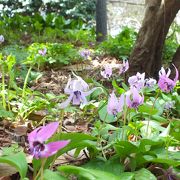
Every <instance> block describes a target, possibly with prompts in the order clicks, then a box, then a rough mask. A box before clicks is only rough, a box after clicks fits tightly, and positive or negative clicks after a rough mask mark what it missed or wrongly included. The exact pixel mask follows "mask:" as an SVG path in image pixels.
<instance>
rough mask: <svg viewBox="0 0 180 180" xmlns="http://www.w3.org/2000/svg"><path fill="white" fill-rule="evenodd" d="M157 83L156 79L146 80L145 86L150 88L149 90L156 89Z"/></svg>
mask: <svg viewBox="0 0 180 180" xmlns="http://www.w3.org/2000/svg"><path fill="white" fill-rule="evenodd" d="M156 82H157V81H156V80H155V79H153V78H149V79H145V86H146V87H149V88H152V87H154V85H155V84H156Z"/></svg>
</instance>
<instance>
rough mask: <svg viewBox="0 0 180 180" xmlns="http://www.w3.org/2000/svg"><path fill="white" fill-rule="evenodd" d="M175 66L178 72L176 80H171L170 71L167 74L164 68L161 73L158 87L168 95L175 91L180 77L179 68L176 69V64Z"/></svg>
mask: <svg viewBox="0 0 180 180" xmlns="http://www.w3.org/2000/svg"><path fill="white" fill-rule="evenodd" d="M173 66H174V68H175V70H176V76H175V78H174V80H172V79H170V78H169V76H170V74H171V70H170V69H168V71H167V73H166V71H165V69H164V68H163V67H162V68H161V70H160V71H159V81H158V86H159V88H160V89H161V90H162V91H163V92H166V93H168V92H170V91H172V90H173V88H174V87H175V85H176V82H177V80H178V77H179V72H178V70H177V68H176V67H175V65H174V64H173Z"/></svg>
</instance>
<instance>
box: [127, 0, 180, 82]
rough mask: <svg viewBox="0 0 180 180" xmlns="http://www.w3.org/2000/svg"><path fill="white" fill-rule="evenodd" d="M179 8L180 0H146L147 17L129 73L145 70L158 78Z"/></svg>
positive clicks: (131, 59) (137, 41)
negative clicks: (165, 47)
mask: <svg viewBox="0 0 180 180" xmlns="http://www.w3.org/2000/svg"><path fill="white" fill-rule="evenodd" d="M179 9H180V0H146V12H145V17H144V20H143V23H142V27H141V29H140V31H139V33H138V37H137V40H136V44H135V47H134V49H133V52H132V53H131V56H130V60H129V62H130V68H129V75H134V74H135V73H136V72H145V73H146V75H147V76H152V77H154V78H156V79H157V78H158V71H159V69H160V67H161V65H162V61H161V59H162V50H163V46H164V42H165V38H166V36H167V33H168V30H169V28H170V25H171V23H172V22H173V20H174V18H175V16H176V14H177V12H178V10H179Z"/></svg>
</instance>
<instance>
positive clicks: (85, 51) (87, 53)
mask: <svg viewBox="0 0 180 180" xmlns="http://www.w3.org/2000/svg"><path fill="white" fill-rule="evenodd" d="M79 54H80V56H81V57H83V58H84V59H86V60H91V51H90V50H89V49H82V50H81V51H80V52H79Z"/></svg>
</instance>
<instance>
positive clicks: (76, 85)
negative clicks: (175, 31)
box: [59, 73, 97, 109]
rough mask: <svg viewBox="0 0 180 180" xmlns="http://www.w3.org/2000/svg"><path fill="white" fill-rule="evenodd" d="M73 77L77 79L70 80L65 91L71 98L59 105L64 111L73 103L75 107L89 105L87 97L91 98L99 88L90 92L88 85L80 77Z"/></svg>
mask: <svg viewBox="0 0 180 180" xmlns="http://www.w3.org/2000/svg"><path fill="white" fill-rule="evenodd" d="M73 75H74V76H75V77H76V79H73V80H72V79H71V78H69V80H68V83H67V85H66V87H65V89H64V92H65V93H66V94H69V98H68V99H67V100H66V101H65V102H63V103H61V104H60V105H59V108H61V109H63V108H65V107H67V106H68V105H69V104H70V102H71V101H72V104H73V105H80V104H82V105H85V104H87V99H86V96H89V95H90V94H91V93H92V92H93V91H95V90H96V89H97V88H93V89H91V90H89V86H88V84H87V83H86V82H85V81H84V80H83V79H82V78H81V77H79V76H77V75H75V74H74V73H73Z"/></svg>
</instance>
